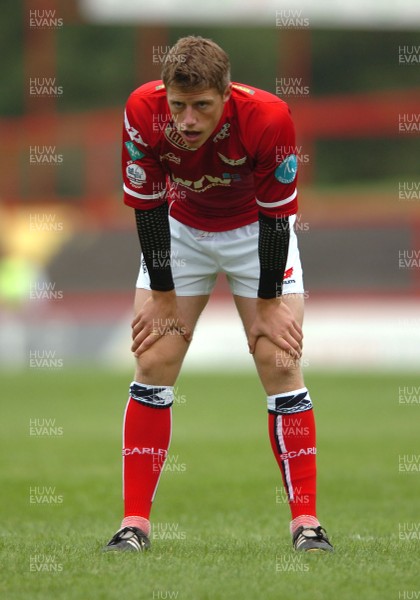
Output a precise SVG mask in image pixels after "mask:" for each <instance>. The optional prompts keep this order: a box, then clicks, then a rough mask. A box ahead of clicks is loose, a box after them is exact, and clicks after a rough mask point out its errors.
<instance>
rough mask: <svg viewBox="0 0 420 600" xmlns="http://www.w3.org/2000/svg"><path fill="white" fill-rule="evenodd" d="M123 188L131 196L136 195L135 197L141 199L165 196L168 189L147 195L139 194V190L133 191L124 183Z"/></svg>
mask: <svg viewBox="0 0 420 600" xmlns="http://www.w3.org/2000/svg"><path fill="white" fill-rule="evenodd" d="M123 190H124V192H125V193H126V194H128V195H129V196H134V198H140V199H141V200H155V199H156V198H163V197H164V196H165V195H166V190H162V191H161V192H159V193H158V194H151V195H150V196H146V195H145V194H139V193H138V192H133V190H130V188H129V187H127V186H126V185H125V183H124V185H123Z"/></svg>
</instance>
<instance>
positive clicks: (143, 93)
mask: <svg viewBox="0 0 420 600" xmlns="http://www.w3.org/2000/svg"><path fill="white" fill-rule="evenodd" d="M165 101H166V89H165V86H164V85H163V82H162V81H161V80H160V79H157V80H155V81H148V82H147V83H144V84H143V85H141V86H140V87H138V88H136V89H135V90H133V91H132V92H131V94H130V95H129V97H128V101H127V105H128V106H136V105H139V104H142V105H145V106H150V107H151V108H152V109H153V108H154V107H157V106H160V105H162V104H163V103H165Z"/></svg>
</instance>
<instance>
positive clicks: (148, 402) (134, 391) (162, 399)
mask: <svg viewBox="0 0 420 600" xmlns="http://www.w3.org/2000/svg"><path fill="white" fill-rule="evenodd" d="M169 389H170V390H171V392H170V393H168V392H169V390H168V387H153V388H148V387H146V386H144V385H140V384H138V383H135V382H133V383H132V384H131V385H130V397H131V398H132V399H133V400H135V401H136V402H139V403H140V404H144V405H145V406H150V407H151V408H169V407H170V406H172V404H173V403H174V399H173V393H172V388H169ZM162 392H165V393H164V394H162Z"/></svg>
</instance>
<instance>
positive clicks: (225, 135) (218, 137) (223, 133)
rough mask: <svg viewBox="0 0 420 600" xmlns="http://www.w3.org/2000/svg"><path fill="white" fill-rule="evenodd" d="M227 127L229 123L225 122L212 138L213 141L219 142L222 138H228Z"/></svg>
mask: <svg viewBox="0 0 420 600" xmlns="http://www.w3.org/2000/svg"><path fill="white" fill-rule="evenodd" d="M229 127H230V123H225V124H224V125H223V127H222V128H221V130H220V131H219V133H216V135H215V136H214V138H213V142H219V141H220V140H224V139H226V138H228V137H229V136H230V133H229V131H228V130H229Z"/></svg>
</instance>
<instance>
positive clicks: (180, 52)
mask: <svg viewBox="0 0 420 600" xmlns="http://www.w3.org/2000/svg"><path fill="white" fill-rule="evenodd" d="M161 77H162V80H163V83H164V84H165V86H166V87H168V86H176V87H179V88H184V89H195V90H201V89H208V88H216V89H217V91H218V92H219V93H220V94H221V95H222V94H223V93H224V91H225V90H226V87H227V86H228V85H229V83H230V62H229V57H228V55H227V54H226V52H225V51H224V50H223V49H222V48H220V46H218V45H217V44H216V43H215V42H213V40H210V39H207V38H203V37H200V36H193V35H190V36H188V37H184V38H180V39H179V40H178V41H177V43H176V44H175V45H174V46H172V48H171V49H170V50H169V52H168V54H167V55H166V57H165V62H164V63H163V67H162V75H161Z"/></svg>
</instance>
